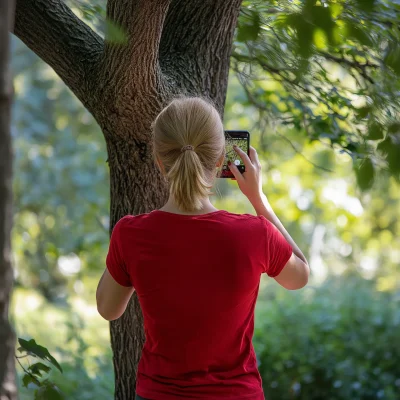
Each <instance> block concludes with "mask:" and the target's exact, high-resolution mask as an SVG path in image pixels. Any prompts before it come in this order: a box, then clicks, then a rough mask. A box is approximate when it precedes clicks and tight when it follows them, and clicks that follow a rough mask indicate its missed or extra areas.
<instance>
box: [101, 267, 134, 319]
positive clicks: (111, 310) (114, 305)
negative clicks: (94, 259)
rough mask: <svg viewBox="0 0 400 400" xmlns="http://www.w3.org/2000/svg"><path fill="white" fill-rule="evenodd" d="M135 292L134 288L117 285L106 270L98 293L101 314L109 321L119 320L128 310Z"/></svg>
mask: <svg viewBox="0 0 400 400" xmlns="http://www.w3.org/2000/svg"><path fill="white" fill-rule="evenodd" d="M134 291H135V289H134V288H133V287H132V286H122V285H120V284H119V283H117V282H116V281H115V279H114V278H113V277H112V276H111V274H110V272H109V271H108V269H107V268H106V270H105V271H104V273H103V276H102V277H101V279H100V282H99V285H98V286H97V291H96V301H97V310H98V312H99V314H100V315H101V316H102V317H103V318H104V319H106V320H107V321H113V320H115V319H118V318H119V317H120V316H121V315H122V314H123V313H124V311H125V310H126V306H127V305H128V303H129V300H130V298H131V296H132V294H133V292H134Z"/></svg>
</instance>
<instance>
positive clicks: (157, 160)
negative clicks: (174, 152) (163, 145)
mask: <svg viewBox="0 0 400 400" xmlns="http://www.w3.org/2000/svg"><path fill="white" fill-rule="evenodd" d="M156 162H157V166H158V168H159V169H160V171H161V173H162V174H163V175H165V169H164V165H163V163H162V162H161V160H160V159H159V158H158V157H156Z"/></svg>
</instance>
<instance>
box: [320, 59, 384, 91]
mask: <svg viewBox="0 0 400 400" xmlns="http://www.w3.org/2000/svg"><path fill="white" fill-rule="evenodd" d="M319 54H320V55H321V56H323V57H324V58H326V59H327V60H331V61H334V62H336V63H337V64H341V65H347V66H348V67H351V68H354V69H356V70H357V71H358V73H359V74H360V75H361V76H362V77H363V78H364V79H365V80H367V81H368V82H370V83H372V84H373V83H374V80H373V79H372V78H371V77H370V76H369V74H368V72H367V68H373V69H376V68H379V65H377V64H374V63H371V62H369V61H368V60H367V61H365V63H361V62H358V61H357V60H356V59H354V58H353V60H349V59H348V58H346V57H344V56H342V57H338V56H335V55H333V54H330V53H327V52H325V51H320V52H319Z"/></svg>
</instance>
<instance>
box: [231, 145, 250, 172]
mask: <svg viewBox="0 0 400 400" xmlns="http://www.w3.org/2000/svg"><path fill="white" fill-rule="evenodd" d="M233 148H234V149H235V151H236V153H238V154H239V157H240V158H241V159H242V161H243V164H244V166H245V168H246V170H249V169H251V168H252V167H253V165H252V163H251V160H250V158H249V156H248V155H247V154H246V153H245V152H244V151H243V150H242V149H241V148H239V147H237V146H233ZM236 169H237V168H236Z"/></svg>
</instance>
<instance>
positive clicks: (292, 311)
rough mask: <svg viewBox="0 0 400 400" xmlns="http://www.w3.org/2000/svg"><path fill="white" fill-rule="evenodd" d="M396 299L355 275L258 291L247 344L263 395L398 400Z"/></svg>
mask: <svg viewBox="0 0 400 400" xmlns="http://www.w3.org/2000/svg"><path fill="white" fill-rule="evenodd" d="M268 288H269V287H268ZM399 303H400V301H399V296H398V295H397V297H396V294H395V293H384V292H378V291H377V290H376V289H375V282H371V281H365V280H363V279H362V278H359V277H355V276H348V277H345V276H342V277H340V278H331V279H330V280H329V281H328V282H326V284H324V285H323V286H321V287H318V288H306V289H303V290H302V291H299V292H288V291H285V290H284V289H280V288H278V289H276V290H273V289H272V290H266V291H262V292H261V294H260V299H259V303H258V305H257V329H256V331H255V334H254V347H255V349H256V353H257V356H258V360H259V370H260V374H261V376H262V379H263V385H264V392H265V397H266V399H268V400H286V399H301V400H322V399H323V400H370V399H371V400H372V399H385V400H396V399H399V398H400V363H399V360H400V307H399Z"/></svg>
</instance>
